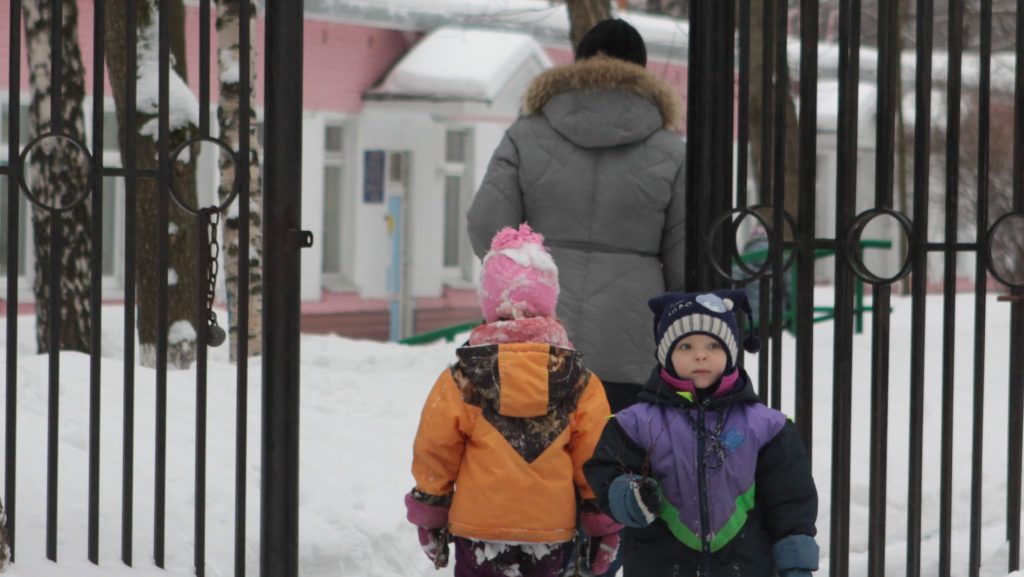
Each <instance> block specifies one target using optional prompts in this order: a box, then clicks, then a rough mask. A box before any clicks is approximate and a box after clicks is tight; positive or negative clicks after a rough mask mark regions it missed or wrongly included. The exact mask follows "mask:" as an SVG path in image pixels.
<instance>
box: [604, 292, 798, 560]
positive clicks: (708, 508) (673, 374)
mask: <svg viewBox="0 0 1024 577" xmlns="http://www.w3.org/2000/svg"><path fill="white" fill-rule="evenodd" d="M648 304H649V306H650V308H651V310H652V311H653V312H654V315H655V324H654V329H655V341H656V343H657V350H656V356H657V359H658V365H657V366H656V367H655V368H654V370H653V371H652V373H651V377H650V378H649V379H648V381H647V384H646V385H645V386H644V390H643V392H642V393H641V394H640V397H639V399H640V402H639V403H637V404H635V405H633V406H631V407H629V408H627V409H625V410H623V411H621V412H619V413H617V414H616V415H615V417H614V418H613V419H612V420H611V421H609V422H608V424H607V426H606V427H605V429H604V432H603V433H602V436H601V440H600V442H599V443H598V446H597V449H596V450H595V451H594V456H593V458H592V459H591V460H590V461H588V462H587V464H586V465H585V466H584V472H585V474H586V477H587V481H588V482H589V483H590V486H591V487H592V488H593V489H594V492H595V493H596V495H597V499H598V506H599V508H600V509H601V510H602V511H605V512H606V513H608V514H609V515H611V516H612V517H614V518H615V520H617V521H619V522H620V523H622V524H623V525H625V526H626V527H627V528H626V530H625V537H624V539H623V543H622V552H623V569H624V574H625V576H626V577H633V576H641V575H642V576H645V577H647V576H660V575H666V576H667V575H701V576H702V577H719V576H729V577H771V576H772V575H774V574H778V575H781V576H783V577H810V572H811V571H816V570H817V569H818V545H817V542H816V541H815V540H814V535H815V533H816V529H815V520H816V518H817V515H818V496H817V490H816V489H815V486H814V479H813V478H812V477H811V470H810V464H809V462H808V460H807V457H806V454H805V452H804V448H803V443H802V441H801V439H800V436H799V435H798V434H797V432H796V429H795V427H794V426H793V423H792V422H790V421H788V420H787V419H786V417H785V415H783V414H782V413H780V412H778V411H776V410H774V409H770V408H768V407H767V406H765V405H764V404H763V403H761V401H760V398H759V397H758V395H757V394H756V391H754V388H753V385H752V383H751V381H750V378H749V377H748V376H747V374H746V372H745V371H744V370H743V369H742V368H740V367H738V366H736V364H735V363H736V356H737V355H738V353H739V344H740V338H739V330H738V326H737V322H736V315H735V309H736V308H737V307H740V308H742V309H743V310H744V311H745V312H747V313H748V314H749V311H750V305H749V303H748V302H747V297H746V294H745V293H744V292H742V291H718V292H709V293H685V294H683V293H667V294H664V295H661V296H659V297H656V298H654V299H651V301H650V302H649V303H648ZM742 344H743V347H744V349H746V350H747V351H748V352H756V351H757V349H758V348H759V347H760V343H759V342H758V340H757V339H756V337H748V338H747V339H746V340H744V341H743V343H742Z"/></svg>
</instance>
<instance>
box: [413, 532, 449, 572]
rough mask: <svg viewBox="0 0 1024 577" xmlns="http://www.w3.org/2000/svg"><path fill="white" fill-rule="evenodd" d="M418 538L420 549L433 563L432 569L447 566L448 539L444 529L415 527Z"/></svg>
mask: <svg viewBox="0 0 1024 577" xmlns="http://www.w3.org/2000/svg"><path fill="white" fill-rule="evenodd" d="M416 532H417V533H418V534H419V537H420V547H422V548H423V552H424V553H425V554H426V555H427V559H430V560H431V561H432V562H433V563H434V567H436V568H441V567H446V566H447V565H448V539H447V535H446V534H445V530H444V529H425V528H423V527H416Z"/></svg>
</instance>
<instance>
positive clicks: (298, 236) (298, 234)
mask: <svg viewBox="0 0 1024 577" xmlns="http://www.w3.org/2000/svg"><path fill="white" fill-rule="evenodd" d="M292 238H293V240H294V242H295V243H296V244H297V245H298V246H299V248H309V247H311V246H313V231H310V230H293V231H292Z"/></svg>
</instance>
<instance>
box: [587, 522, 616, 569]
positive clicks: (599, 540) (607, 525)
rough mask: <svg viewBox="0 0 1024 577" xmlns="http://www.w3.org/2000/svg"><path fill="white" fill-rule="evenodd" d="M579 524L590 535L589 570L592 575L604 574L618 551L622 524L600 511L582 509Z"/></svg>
mask: <svg viewBox="0 0 1024 577" xmlns="http://www.w3.org/2000/svg"><path fill="white" fill-rule="evenodd" d="M580 525H582V527H583V532H584V533H585V534H586V535H587V536H588V537H590V570H591V571H592V572H593V573H594V575H604V574H605V573H607V572H608V567H610V566H611V564H612V562H613V561H615V555H616V553H618V551H619V531H621V530H622V525H620V524H618V523H616V522H615V519H612V518H611V517H609V516H608V515H605V514H604V513H601V512H600V511H584V512H583V514H582V515H580Z"/></svg>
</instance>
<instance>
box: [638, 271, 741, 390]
mask: <svg viewBox="0 0 1024 577" xmlns="http://www.w3.org/2000/svg"><path fill="white" fill-rule="evenodd" d="M647 305H648V306H649V307H651V311H653V312H654V340H655V342H656V343H657V345H658V348H657V351H656V353H655V354H656V356H657V357H658V364H660V365H661V366H662V367H663V368H665V369H667V370H668V372H669V373H670V374H671V375H673V376H678V375H676V374H675V370H673V368H672V363H670V362H668V361H669V357H670V356H671V355H672V350H673V349H674V348H675V346H676V343H678V342H679V341H680V340H681V339H682V338H683V337H686V336H688V335H692V334H698V333H699V334H705V335H708V336H711V337H714V338H715V339H717V340H718V341H719V342H721V343H722V348H724V349H725V352H726V354H727V355H728V358H727V361H726V366H725V374H729V373H730V372H732V370H733V367H735V365H736V356H737V355H738V354H739V346H738V343H739V337H740V331H739V325H738V324H737V322H736V312H735V309H736V307H737V306H739V308H740V309H742V310H743V312H745V313H746V314H747V318H748V319H750V303H749V302H748V301H747V293H746V292H745V291H732V290H728V291H715V292H707V293H665V294H663V295H661V296H657V297H654V298H652V299H651V300H650V301H648V302H647ZM743 349H744V350H746V351H747V352H748V353H756V352H757V351H758V350H760V349H761V341H760V340H759V339H758V338H757V337H756V336H754V335H753V334H751V335H749V336H747V338H745V339H743Z"/></svg>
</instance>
